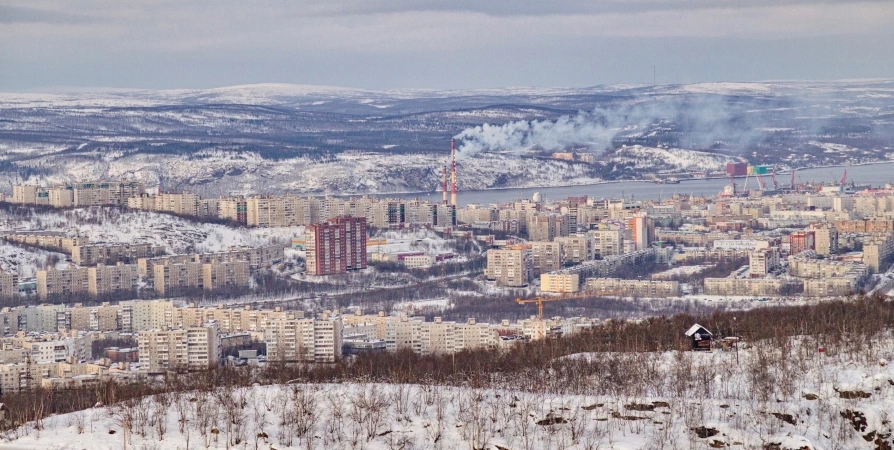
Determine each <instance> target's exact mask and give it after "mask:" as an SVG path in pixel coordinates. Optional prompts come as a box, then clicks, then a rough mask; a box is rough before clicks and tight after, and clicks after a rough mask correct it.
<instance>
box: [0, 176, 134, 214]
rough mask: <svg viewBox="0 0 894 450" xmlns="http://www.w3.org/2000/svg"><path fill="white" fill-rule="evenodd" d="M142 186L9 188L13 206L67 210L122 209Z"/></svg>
mask: <svg viewBox="0 0 894 450" xmlns="http://www.w3.org/2000/svg"><path fill="white" fill-rule="evenodd" d="M145 190H146V189H145V186H144V185H143V184H142V183H137V182H126V181H97V182H87V183H66V184H60V185H56V186H53V187H50V188H44V187H40V186H34V185H16V186H13V202H14V203H22V204H35V205H50V206H53V207H57V208H65V207H70V206H103V205H119V206H126V205H127V199H128V198H130V197H134V196H139V195H140V194H143V193H144V192H145Z"/></svg>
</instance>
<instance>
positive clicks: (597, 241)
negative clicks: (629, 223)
mask: <svg viewBox="0 0 894 450" xmlns="http://www.w3.org/2000/svg"><path fill="white" fill-rule="evenodd" d="M587 234H588V235H590V241H591V242H592V246H593V256H594V257H596V256H599V257H601V258H605V257H606V256H616V255H620V254H622V253H624V232H623V231H622V230H590V231H588V232H587Z"/></svg>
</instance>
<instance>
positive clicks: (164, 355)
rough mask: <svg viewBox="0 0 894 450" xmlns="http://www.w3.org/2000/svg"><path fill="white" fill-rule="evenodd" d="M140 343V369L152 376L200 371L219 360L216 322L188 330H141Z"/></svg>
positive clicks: (218, 338) (138, 336)
mask: <svg viewBox="0 0 894 450" xmlns="http://www.w3.org/2000/svg"><path fill="white" fill-rule="evenodd" d="M137 341H138V344H139V347H138V348H139V353H140V366H141V367H142V368H143V369H146V370H147V371H148V372H149V373H162V372H166V371H168V370H201V369H205V368H208V367H210V366H212V365H216V364H218V362H219V361H220V355H221V352H220V327H219V325H218V324H217V323H214V322H210V323H207V324H205V325H203V326H201V327H190V328H186V329H176V330H171V329H166V330H146V331H141V332H139V333H138V335H137Z"/></svg>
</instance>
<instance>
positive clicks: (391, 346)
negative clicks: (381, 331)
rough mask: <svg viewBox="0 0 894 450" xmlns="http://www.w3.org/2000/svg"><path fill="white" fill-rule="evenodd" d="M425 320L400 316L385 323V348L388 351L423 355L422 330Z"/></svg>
mask: <svg viewBox="0 0 894 450" xmlns="http://www.w3.org/2000/svg"><path fill="white" fill-rule="evenodd" d="M423 323H425V319H424V318H421V317H413V318H410V317H407V316H400V317H399V318H398V319H397V320H393V318H392V320H388V321H387V322H386V323H385V348H386V349H387V350H388V351H391V352H395V351H398V350H409V351H412V352H413V353H422V339H421V330H422V324H423Z"/></svg>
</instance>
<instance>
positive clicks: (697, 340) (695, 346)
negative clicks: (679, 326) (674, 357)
mask: <svg viewBox="0 0 894 450" xmlns="http://www.w3.org/2000/svg"><path fill="white" fill-rule="evenodd" d="M685 334H686V337H688V338H689V339H690V340H691V341H692V350H693V351H706V352H709V351H711V344H712V343H713V342H714V335H713V334H711V332H710V331H708V330H707V328H705V327H703V326H701V325H699V324H695V325H693V326H691V327H690V328H689V329H688V330H686V333H685Z"/></svg>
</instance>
